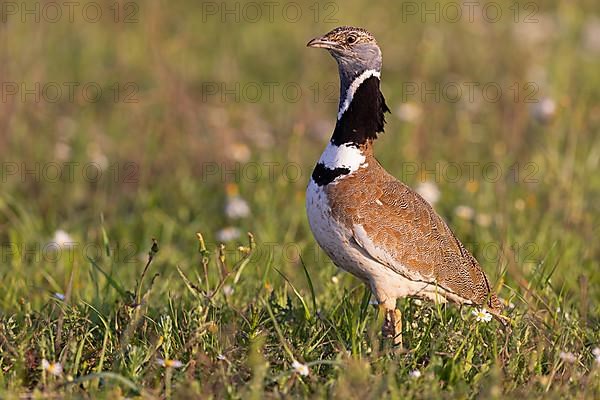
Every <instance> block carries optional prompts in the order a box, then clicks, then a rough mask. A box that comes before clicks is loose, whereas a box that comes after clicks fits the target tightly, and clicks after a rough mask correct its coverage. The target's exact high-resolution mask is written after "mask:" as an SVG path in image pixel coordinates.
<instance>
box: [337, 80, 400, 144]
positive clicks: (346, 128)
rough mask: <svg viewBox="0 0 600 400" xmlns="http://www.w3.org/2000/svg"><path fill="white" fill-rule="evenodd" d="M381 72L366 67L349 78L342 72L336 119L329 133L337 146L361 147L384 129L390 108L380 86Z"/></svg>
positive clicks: (375, 137)
mask: <svg viewBox="0 0 600 400" xmlns="http://www.w3.org/2000/svg"><path fill="white" fill-rule="evenodd" d="M380 76H381V74H380V72H379V71H376V70H366V71H364V72H363V73H361V74H359V75H358V76H356V77H355V78H354V79H352V80H350V79H347V78H346V77H344V76H341V85H340V87H341V95H340V107H339V111H338V120H337V123H336V125H335V130H334V132H333V135H332V137H331V143H332V144H333V145H336V146H341V145H353V146H356V147H359V146H360V147H364V146H368V145H370V143H371V142H372V141H373V140H375V139H377V134H378V133H380V132H383V130H384V125H385V116H384V114H385V113H386V112H389V111H390V110H389V108H388V107H387V105H386V104H385V98H384V97H383V94H382V93H381V90H380V88H379V84H380Z"/></svg>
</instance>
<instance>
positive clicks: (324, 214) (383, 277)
mask: <svg viewBox="0 0 600 400" xmlns="http://www.w3.org/2000/svg"><path fill="white" fill-rule="evenodd" d="M333 184H335V183H333ZM306 211H307V214H308V223H309V225H310V228H311V230H312V232H313V235H314V237H315V239H316V241H317V243H318V244H319V246H321V248H322V249H323V250H324V251H325V253H326V254H327V255H328V256H329V258H331V260H332V261H333V263H334V264H335V265H336V266H337V267H339V268H341V269H343V270H345V271H348V272H350V273H351V274H353V275H354V276H356V277H358V278H359V279H361V280H363V281H365V283H367V284H369V286H370V287H371V290H372V291H373V293H374V294H375V296H376V297H377V300H378V301H379V302H380V303H382V302H386V301H394V302H395V299H396V298H401V297H406V296H419V297H425V298H429V299H432V300H434V301H438V302H445V301H446V298H447V297H449V298H452V295H451V294H449V293H447V292H446V291H445V290H443V289H442V288H440V287H437V286H436V285H435V284H431V283H427V282H423V281H415V280H411V279H407V278H406V277H405V276H403V275H401V274H399V273H397V272H395V271H393V270H392V269H391V268H389V267H387V266H385V265H383V264H381V263H379V262H378V261H376V260H374V259H373V258H372V257H370V256H369V255H368V254H367V253H366V252H365V250H364V249H362V248H361V247H360V246H359V245H358V244H357V243H356V242H355V240H354V238H353V233H352V231H351V230H350V229H349V228H348V227H346V226H344V225H343V224H342V223H341V222H340V221H338V220H337V219H335V218H334V217H333V215H332V213H331V207H330V206H329V202H328V199H327V196H326V194H325V191H324V190H323V187H321V186H318V185H317V184H316V183H314V182H313V181H312V179H311V181H310V183H309V184H308V188H307V189H306ZM453 300H454V299H453Z"/></svg>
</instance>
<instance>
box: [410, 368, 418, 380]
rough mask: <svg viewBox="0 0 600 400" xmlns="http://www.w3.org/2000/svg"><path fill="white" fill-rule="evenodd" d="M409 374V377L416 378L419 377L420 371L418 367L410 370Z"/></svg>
mask: <svg viewBox="0 0 600 400" xmlns="http://www.w3.org/2000/svg"><path fill="white" fill-rule="evenodd" d="M409 375H410V377H411V378H414V379H418V378H420V377H421V371H419V370H418V369H415V370H414V371H410V372H409Z"/></svg>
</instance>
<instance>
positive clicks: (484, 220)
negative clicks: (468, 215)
mask: <svg viewBox="0 0 600 400" xmlns="http://www.w3.org/2000/svg"><path fill="white" fill-rule="evenodd" d="M475 221H476V222H477V225H479V226H483V227H484V228H487V227H488V226H490V225H491V224H492V216H491V215H490V214H484V213H481V214H477V216H476V217H475Z"/></svg>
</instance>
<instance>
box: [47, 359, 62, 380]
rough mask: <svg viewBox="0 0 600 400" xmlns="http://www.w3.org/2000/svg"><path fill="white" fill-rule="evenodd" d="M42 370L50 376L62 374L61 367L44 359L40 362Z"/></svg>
mask: <svg viewBox="0 0 600 400" xmlns="http://www.w3.org/2000/svg"><path fill="white" fill-rule="evenodd" d="M42 369H43V370H44V371H46V372H48V373H49V374H50V375H54V376H60V375H62V372H63V367H62V365H61V364H60V363H58V362H52V363H51V362H49V361H48V360H46V359H45V358H44V359H43V360H42Z"/></svg>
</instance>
